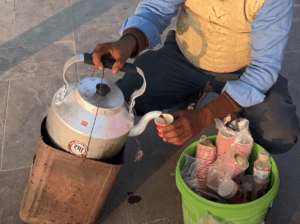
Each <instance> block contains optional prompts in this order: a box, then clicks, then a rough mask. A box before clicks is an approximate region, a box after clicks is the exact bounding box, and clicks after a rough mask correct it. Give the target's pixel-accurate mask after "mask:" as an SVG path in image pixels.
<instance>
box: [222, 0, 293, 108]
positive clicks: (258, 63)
mask: <svg viewBox="0 0 300 224" xmlns="http://www.w3.org/2000/svg"><path fill="white" fill-rule="evenodd" d="M293 9H294V0H267V1H266V2H265V4H264V5H263V7H262V8H261V9H260V10H259V11H258V13H257V15H256V18H255V19H254V21H253V23H252V29H251V38H252V41H251V50H252V53H251V63H250V64H249V65H248V67H247V69H246V71H245V72H244V74H243V75H242V76H241V77H240V79H239V80H235V81H228V82H227V83H226V85H225V86H224V88H223V90H222V92H224V91H226V92H227V93H228V94H229V95H230V96H231V97H232V98H233V99H234V100H235V101H236V102H237V103H238V104H240V105H241V106H243V107H250V106H254V105H256V104H259V103H261V102H263V101H264V99H265V93H266V92H267V91H268V90H269V89H270V88H271V87H272V86H273V85H274V83H275V82H276V80H277V78H278V75H279V71H280V69H281V64H282V60H283V56H284V52H285V47H286V44H287V41H288V34H289V31H290V28H291V25H292V16H293Z"/></svg>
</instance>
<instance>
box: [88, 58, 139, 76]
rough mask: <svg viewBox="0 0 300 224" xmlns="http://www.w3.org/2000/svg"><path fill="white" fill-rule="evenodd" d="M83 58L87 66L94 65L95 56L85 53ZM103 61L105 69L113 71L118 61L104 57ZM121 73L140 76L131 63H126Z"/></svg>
mask: <svg viewBox="0 0 300 224" xmlns="http://www.w3.org/2000/svg"><path fill="white" fill-rule="evenodd" d="M83 57H84V63H85V64H89V65H94V62H93V54H89V53H84V54H83ZM101 61H102V64H103V66H104V68H109V69H112V67H113V65H114V63H115V62H116V60H113V59H110V58H106V57H102V58H101ZM121 71H122V72H128V73H130V74H136V75H138V74H139V73H138V71H137V69H136V66H135V65H134V64H130V63H127V62H126V63H125V65H124V67H123V69H122V70H121Z"/></svg>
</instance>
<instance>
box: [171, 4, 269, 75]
mask: <svg viewBox="0 0 300 224" xmlns="http://www.w3.org/2000/svg"><path fill="white" fill-rule="evenodd" d="M265 1H266V0H186V2H185V4H184V5H183V6H182V7H181V8H180V10H179V14H178V19H177V32H176V41H177V44H178V46H179V48H180V50H181V52H182V53H183V55H184V56H185V57H186V58H187V59H188V60H189V61H190V62H191V63H192V64H193V65H195V66H197V67H199V68H201V69H204V70H207V71H211V72H217V73H227V72H234V71H237V70H239V69H241V68H244V67H246V66H247V65H248V64H249V63H250V61H251V48H250V43H251V36H250V32H251V25H252V22H253V20H254V18H255V15H256V13H257V12H258V10H259V9H260V8H261V7H262V6H263V4H264V3H265Z"/></svg>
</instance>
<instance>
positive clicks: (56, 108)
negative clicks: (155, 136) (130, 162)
mask: <svg viewBox="0 0 300 224" xmlns="http://www.w3.org/2000/svg"><path fill="white" fill-rule="evenodd" d="M79 59H82V58H79ZM76 60H77V61H78V56H76V58H72V60H71V59H70V60H69V61H68V62H67V63H66V64H67V67H66V66H65V68H64V74H65V71H66V70H67V68H68V67H69V66H70V65H71V64H72V63H71V62H74V61H76ZM70 61H71V62H70ZM140 72H141V71H140ZM143 78H144V77H143ZM66 84H67V85H65V86H63V87H61V88H60V89H59V90H57V92H56V93H55V94H54V97H53V100H52V104H51V107H50V110H49V113H48V116H47V120H46V129H47V132H48V134H49V136H50V138H51V140H52V141H53V142H54V143H55V144H56V145H58V146H59V147H60V148H62V149H63V150H66V151H68V152H70V153H72V154H74V155H77V156H85V157H86V158H92V159H109V158H112V157H114V156H115V155H116V154H118V153H119V152H120V150H121V149H122V147H123V146H124V144H125V142H126V140H127V138H128V137H129V136H135V135H138V134H141V133H142V132H143V131H144V129H145V127H146V125H147V123H148V122H149V121H150V120H151V119H154V118H155V117H157V116H159V115H160V114H161V112H160V111H153V112H149V113H148V114H146V115H144V117H143V118H142V119H141V121H140V122H139V124H137V125H134V115H133V112H132V109H133V106H134V99H135V98H136V97H137V96H139V95H141V94H142V93H143V92H144V90H145V85H144V87H143V88H144V89H143V90H142V91H141V89H139V90H137V91H135V92H134V93H133V94H132V97H131V101H130V105H129V104H127V103H126V102H125V100H124V96H123V93H122V92H121V90H120V89H119V88H118V87H117V86H116V85H115V84H114V83H112V82H110V81H109V80H105V79H103V78H102V79H101V78H97V77H92V78H85V79H83V80H81V81H80V82H79V83H73V84H70V85H69V84H68V83H66ZM144 84H145V83H144ZM99 88H100V90H101V88H102V90H101V91H102V92H101V91H100V92H99ZM103 90H104V91H103Z"/></svg>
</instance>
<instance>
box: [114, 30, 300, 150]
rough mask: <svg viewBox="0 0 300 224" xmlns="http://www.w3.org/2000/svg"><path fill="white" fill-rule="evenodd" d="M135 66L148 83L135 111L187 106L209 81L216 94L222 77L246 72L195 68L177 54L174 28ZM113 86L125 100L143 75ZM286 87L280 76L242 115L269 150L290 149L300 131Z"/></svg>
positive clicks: (254, 134) (127, 76)
mask: <svg viewBox="0 0 300 224" xmlns="http://www.w3.org/2000/svg"><path fill="white" fill-rule="evenodd" d="M134 64H135V65H136V66H137V67H139V68H141V69H142V70H143V72H144V74H145V77H146V82H147V88H146V91H145V93H144V94H143V95H142V96H140V97H138V98H137V99H136V104H135V109H136V111H137V112H138V114H143V113H147V112H149V111H153V110H161V111H162V110H165V109H169V108H173V109H174V108H175V109H178V110H179V109H186V108H187V106H188V105H189V104H190V103H192V102H195V100H196V99H197V97H198V95H199V93H200V92H203V90H204V89H205V88H206V87H207V85H208V84H209V87H210V88H211V90H212V91H214V92H216V93H218V94H220V93H221V91H222V89H223V87H224V85H225V84H226V81H229V80H237V79H239V77H240V76H241V75H242V74H243V72H244V70H242V71H237V72H234V73H226V74H223V73H222V74H221V73H218V74H217V73H212V72H207V71H204V70H202V69H199V68H197V67H195V66H194V65H192V64H191V63H190V62H189V61H188V60H187V59H186V58H185V57H184V56H183V55H182V53H181V52H180V50H179V48H178V46H177V43H176V41H175V31H170V32H169V34H168V37H167V39H166V41H165V43H164V46H163V47H162V48H161V49H159V50H157V51H151V50H149V51H147V52H145V53H143V54H141V55H140V56H139V57H138V58H137V59H136V60H135V62H134ZM116 84H117V85H118V86H119V88H120V89H121V90H122V92H123V93H124V96H125V100H126V101H129V99H130V96H131V94H132V93H133V91H134V90H135V89H137V88H140V87H141V85H142V78H141V77H139V76H137V75H131V74H125V75H124V77H123V79H121V80H119V81H118V82H117V83H116ZM287 86H288V81H287V79H286V78H284V77H283V76H281V75H279V78H278V80H277V82H276V83H275V84H274V86H273V87H272V88H271V89H270V90H269V91H268V92H267V93H266V98H265V100H264V102H262V103H260V104H257V105H255V106H252V107H248V108H246V109H245V110H243V111H242V112H241V113H240V115H241V116H242V117H244V118H246V119H248V120H249V121H250V131H251V134H252V136H253V138H254V141H255V142H256V143H258V144H260V145H261V146H262V147H264V148H265V149H266V150H268V151H269V152H270V153H284V152H286V151H288V150H290V149H291V148H292V147H293V145H294V144H295V143H296V141H297V137H298V136H299V134H300V131H299V119H298V117H297V115H296V113H295V111H296V107H295V105H293V103H292V99H291V96H290V94H289V92H288V88H287Z"/></svg>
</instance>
